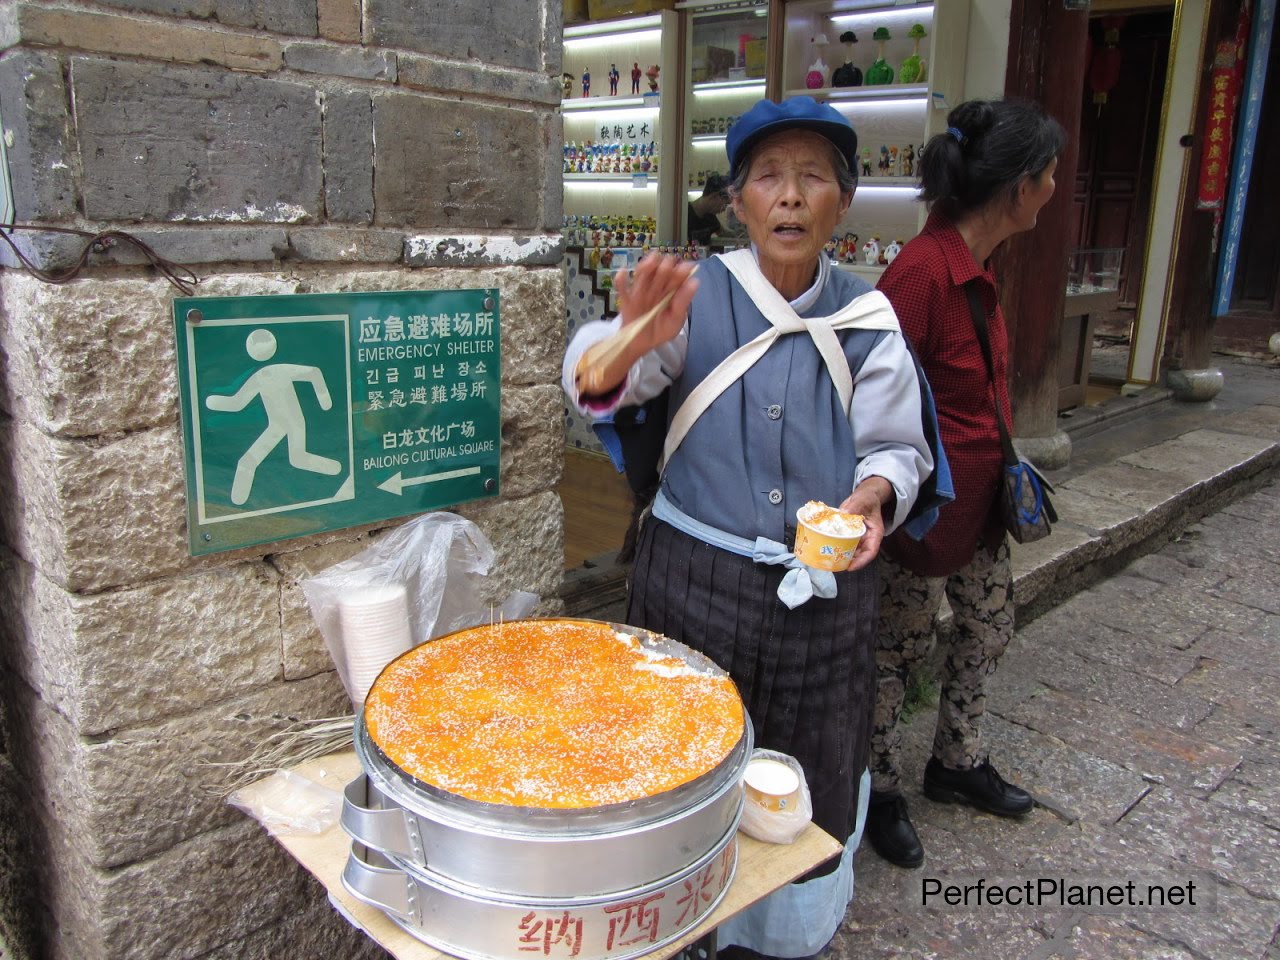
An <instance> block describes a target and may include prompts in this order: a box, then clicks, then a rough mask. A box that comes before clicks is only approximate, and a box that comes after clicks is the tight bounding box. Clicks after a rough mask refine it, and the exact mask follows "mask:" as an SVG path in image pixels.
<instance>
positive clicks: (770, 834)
mask: <svg viewBox="0 0 1280 960" xmlns="http://www.w3.org/2000/svg"><path fill="white" fill-rule="evenodd" d="M751 759H752V760H776V761H778V762H779V763H782V764H786V765H787V766H788V767H790V768H791V769H792V770H793V771H795V774H796V776H797V777H799V778H800V798H799V800H798V802H797V803H796V805H795V807H794V808H793V809H791V810H776V811H775V810H766V809H765V808H764V807H762V806H760V805H759V804H757V803H754V802H753V801H752V800H751V797H750V796H748V797H747V802H746V804H745V805H744V806H743V808H742V822H741V823H740V824H738V829H739V830H741V831H742V832H743V833H745V834H746V835H747V836H749V837H755V838H756V839H757V840H763V841H764V842H765V843H793V842H794V841H795V839H796V837H798V836H800V833H801V832H802V831H803V830H804V828H805V826H806V825H807V824H808V823H809V821H810V820H811V819H813V800H812V799H811V798H810V797H809V782H808V781H807V780H806V779H805V776H804V770H803V769H801V767H800V761H798V760H796V758H795V757H791V756H788V755H787V754H785V753H778V752H777V751H776V750H763V749H758V750H753V751H751ZM743 789H745V787H744V788H743Z"/></svg>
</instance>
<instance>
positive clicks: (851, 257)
mask: <svg viewBox="0 0 1280 960" xmlns="http://www.w3.org/2000/svg"><path fill="white" fill-rule="evenodd" d="M840 259H841V260H843V261H844V262H845V263H857V262H858V235H857V234H856V233H846V234H845V235H844V255H843V256H841V257H840Z"/></svg>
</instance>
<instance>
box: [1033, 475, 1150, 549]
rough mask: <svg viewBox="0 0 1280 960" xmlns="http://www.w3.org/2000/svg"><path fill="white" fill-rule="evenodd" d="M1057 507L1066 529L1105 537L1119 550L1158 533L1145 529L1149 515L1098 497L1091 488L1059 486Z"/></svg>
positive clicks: (1055, 504) (1056, 495)
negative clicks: (1076, 529)
mask: <svg viewBox="0 0 1280 960" xmlns="http://www.w3.org/2000/svg"><path fill="white" fill-rule="evenodd" d="M1053 506H1054V508H1055V509H1056V510H1057V511H1058V517H1059V519H1060V520H1061V521H1062V524H1063V525H1070V526H1076V527H1080V528H1082V529H1084V530H1089V531H1092V532H1094V533H1097V534H1101V535H1105V536H1106V538H1107V542H1108V543H1109V544H1112V545H1113V546H1114V548H1115V549H1123V548H1124V547H1128V546H1131V545H1132V544H1133V543H1135V542H1136V541H1138V540H1140V539H1143V537H1145V536H1147V535H1149V534H1150V533H1152V532H1154V530H1146V529H1143V527H1144V526H1145V524H1144V520H1145V516H1146V515H1145V514H1144V513H1143V512H1142V511H1141V510H1139V509H1138V508H1137V507H1134V506H1129V505H1127V504H1123V503H1117V502H1116V501H1115V500H1111V499H1108V498H1106V497H1101V496H1095V495H1094V494H1093V493H1092V492H1091V491H1090V489H1089V487H1088V485H1087V484H1082V485H1081V487H1080V488H1078V489H1077V488H1074V487H1066V486H1059V488H1058V490H1057V492H1056V493H1054V495H1053ZM1054 529H1055V531H1056V530H1057V529H1059V528H1054Z"/></svg>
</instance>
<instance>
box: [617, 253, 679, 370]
mask: <svg viewBox="0 0 1280 960" xmlns="http://www.w3.org/2000/svg"><path fill="white" fill-rule="evenodd" d="M696 266H697V265H696V264H695V263H690V262H689V261H686V260H680V259H679V258H678V257H673V256H669V255H667V254H653V253H651V254H649V255H648V256H646V257H645V258H644V259H642V260H641V261H640V263H639V264H637V265H636V268H635V270H633V271H630V272H625V271H624V272H622V273H619V274H618V276H617V278H616V279H615V281H614V283H615V286H616V288H617V290H618V312H619V313H620V314H621V316H622V327H623V329H626V327H628V326H629V325H631V324H632V323H635V322H636V321H637V320H639V319H641V318H642V317H644V315H645V314H647V313H648V312H649V311H650V310H652V309H653V308H654V307H655V306H657V305H658V303H659V302H660V301H661V300H662V298H663V297H665V296H666V295H667V294H669V293H672V292H673V291H674V295H673V296H672V297H671V302H670V303H669V304H667V306H666V307H665V308H664V309H663V310H662V311H661V312H660V313H659V314H658V315H657V316H656V317H654V318H653V319H652V320H650V321H649V322H648V324H647V329H646V330H645V331H644V332H643V333H642V334H640V335H639V336H638V337H637V338H636V347H637V349H638V351H639V352H638V356H643V355H644V354H646V353H648V352H649V351H650V350H652V349H654V348H655V347H659V346H661V345H662V344H664V343H666V342H667V341H668V340H671V339H672V338H673V337H675V336H676V335H677V334H678V333H679V332H680V331H681V330H682V329H683V328H684V322H685V318H686V317H688V315H689V305H690V304H691V303H692V302H693V295H694V293H696V292H697V290H698V281H697V280H696V279H694V278H693V277H692V274H693V271H694V269H695V268H696Z"/></svg>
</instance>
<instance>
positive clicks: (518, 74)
mask: <svg viewBox="0 0 1280 960" xmlns="http://www.w3.org/2000/svg"><path fill="white" fill-rule="evenodd" d="M399 70H400V72H399V76H400V85H401V86H404V87H413V88H415V89H418V90H431V91H435V92H439V93H465V94H477V95H480V96H486V97H498V98H501V99H503V100H512V101H516V102H519V103H545V104H547V105H548V106H558V105H559V103H560V96H561V89H560V84H559V82H558V81H557V80H556V78H555V77H552V76H548V75H547V74H545V73H530V72H529V71H527V70H508V69H504V68H502V67H493V66H489V65H487V64H479V63H476V62H475V61H467V62H465V63H459V62H458V61H455V60H441V59H439V58H437V57H419V56H414V55H413V54H411V53H406V54H402V55H401V56H400V64H399Z"/></svg>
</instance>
